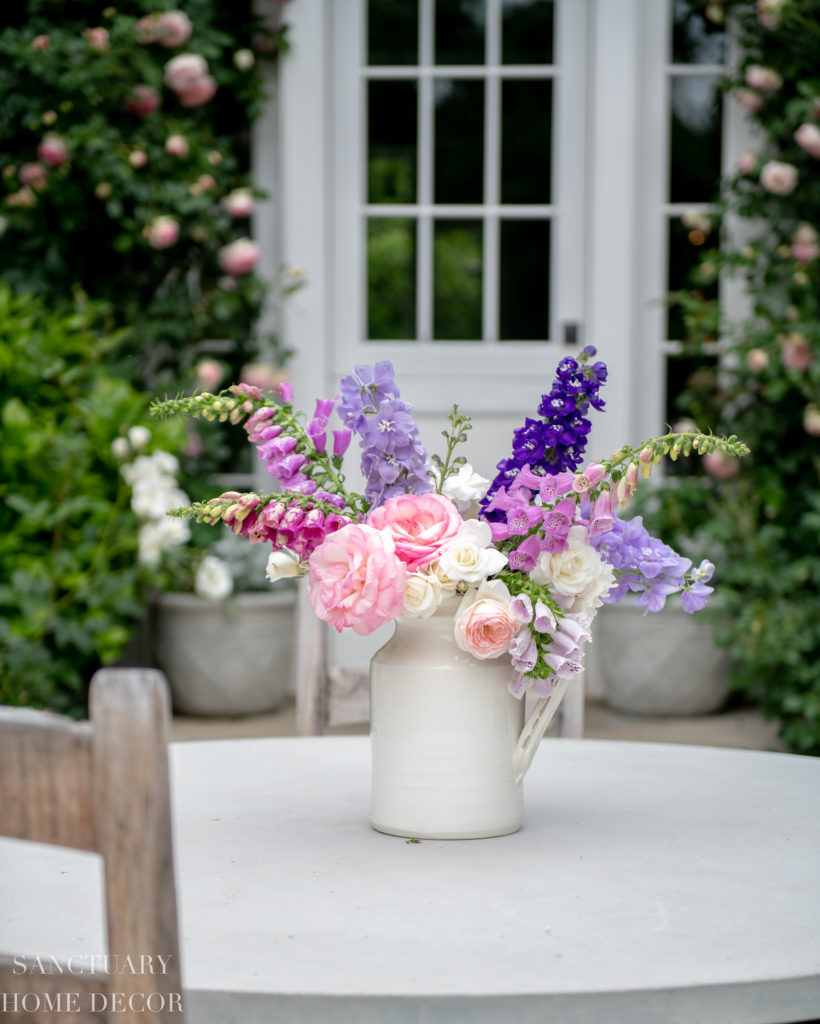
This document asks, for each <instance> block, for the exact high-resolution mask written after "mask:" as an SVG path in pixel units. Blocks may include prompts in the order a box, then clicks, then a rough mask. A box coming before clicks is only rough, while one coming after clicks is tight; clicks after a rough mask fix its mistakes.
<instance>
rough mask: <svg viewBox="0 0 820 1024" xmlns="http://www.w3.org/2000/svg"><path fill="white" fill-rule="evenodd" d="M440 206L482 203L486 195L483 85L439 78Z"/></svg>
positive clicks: (437, 169)
mask: <svg viewBox="0 0 820 1024" xmlns="http://www.w3.org/2000/svg"><path fill="white" fill-rule="evenodd" d="M435 91H436V133H435V185H434V195H435V201H436V202H437V203H480V202H481V201H482V198H483V193H484V83H483V82H481V81H478V82H475V81H472V82H471V81H462V80H461V79H456V80H453V79H450V78H437V79H436V90H435Z"/></svg>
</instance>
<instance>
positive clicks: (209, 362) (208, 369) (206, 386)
mask: <svg viewBox="0 0 820 1024" xmlns="http://www.w3.org/2000/svg"><path fill="white" fill-rule="evenodd" d="M194 373H195V374H196V379H197V383H198V384H199V386H200V387H201V388H203V390H205V391H215V390H216V389H217V388H218V387H219V385H220V384H221V383H222V378H223V376H224V373H223V371H222V364H221V363H219V362H217V360H216V359H200V361H199V362H198V363H197V364H196V366H195V367H194Z"/></svg>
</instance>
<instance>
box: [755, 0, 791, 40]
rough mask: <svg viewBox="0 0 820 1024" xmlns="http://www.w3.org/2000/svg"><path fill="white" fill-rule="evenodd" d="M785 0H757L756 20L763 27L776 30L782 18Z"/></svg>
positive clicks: (772, 30)
mask: <svg viewBox="0 0 820 1024" xmlns="http://www.w3.org/2000/svg"><path fill="white" fill-rule="evenodd" d="M785 3H786V0H757V20H758V22H760V24H761V25H762V26H763V28H767V29H769V30H770V31H771V32H776V31H777V29H779V28H780V22H781V21H782V20H783V6H784V5H785Z"/></svg>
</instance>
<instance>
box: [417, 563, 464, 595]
mask: <svg viewBox="0 0 820 1024" xmlns="http://www.w3.org/2000/svg"><path fill="white" fill-rule="evenodd" d="M424 571H425V572H426V573H428V574H429V575H431V576H435V577H436V582H437V583H438V586H439V587H440V588H441V593H442V596H444V597H452V595H453V594H455V592H456V587H457V586H458V580H453V579H450V577H449V576H448V575H447V573H446V572H445V571H444V570H443V569H442V568H441V563H440V562H438V561H436V562H433V564H432V565H428V566H425V569H424Z"/></svg>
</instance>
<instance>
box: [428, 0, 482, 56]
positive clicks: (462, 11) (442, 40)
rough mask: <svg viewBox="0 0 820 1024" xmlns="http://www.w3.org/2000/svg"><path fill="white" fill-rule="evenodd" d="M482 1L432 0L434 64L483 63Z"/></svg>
mask: <svg viewBox="0 0 820 1024" xmlns="http://www.w3.org/2000/svg"><path fill="white" fill-rule="evenodd" d="M485 8H486V5H485V0H436V64H483V63H484V26H485V19H486V9H485Z"/></svg>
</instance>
